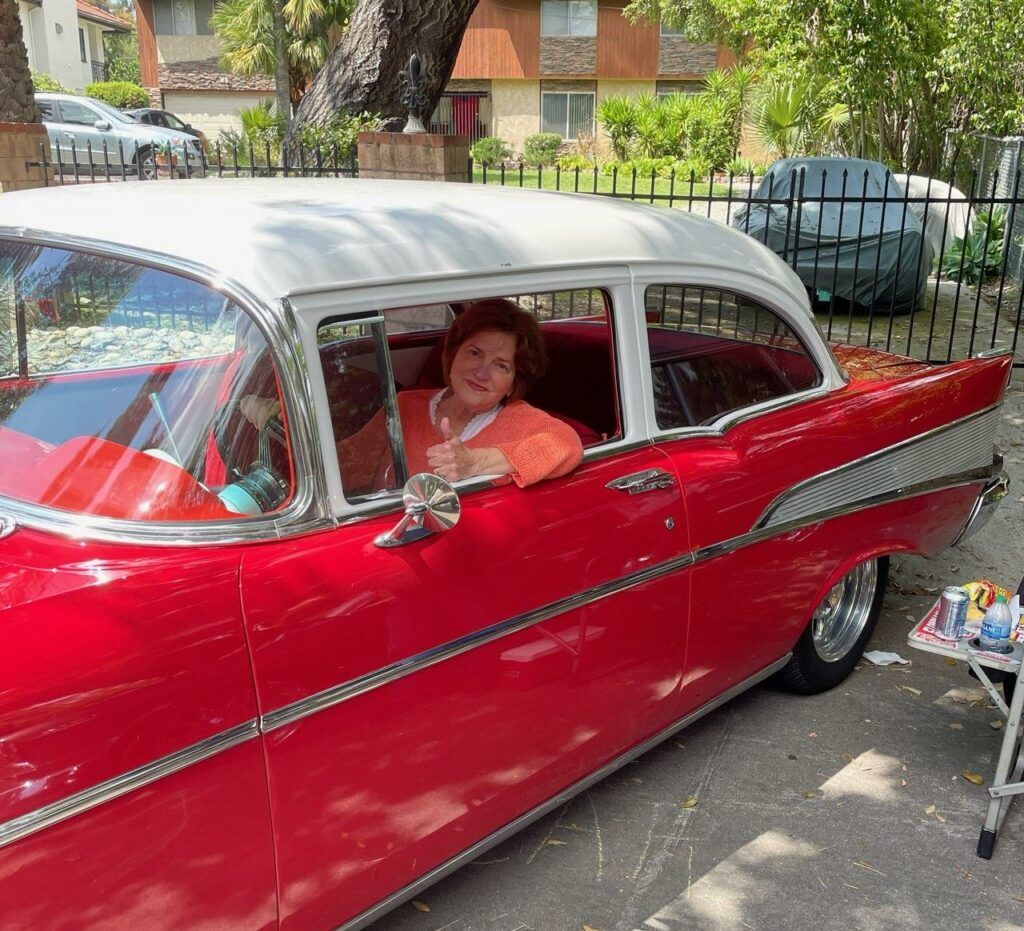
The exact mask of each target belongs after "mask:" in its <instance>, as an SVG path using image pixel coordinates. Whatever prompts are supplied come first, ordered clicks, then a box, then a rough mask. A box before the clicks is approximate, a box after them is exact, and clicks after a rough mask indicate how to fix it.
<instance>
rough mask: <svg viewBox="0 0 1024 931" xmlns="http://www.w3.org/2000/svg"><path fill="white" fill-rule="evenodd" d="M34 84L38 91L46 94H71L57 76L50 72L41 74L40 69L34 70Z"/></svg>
mask: <svg viewBox="0 0 1024 931" xmlns="http://www.w3.org/2000/svg"><path fill="white" fill-rule="evenodd" d="M32 86H33V87H35V89H36V90H37V91H40V92H42V93H46V94H70V93H71V91H69V90H68V89H67V88H66V87H65V86H64V85H63V84H61V83H60V81H58V80H57V79H56V78H51V77H50V75H48V74H40V73H39V72H38V71H33V72H32Z"/></svg>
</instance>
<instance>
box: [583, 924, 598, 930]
mask: <svg viewBox="0 0 1024 931" xmlns="http://www.w3.org/2000/svg"><path fill="white" fill-rule="evenodd" d="M583 931H597V928H591V927H590V925H584V926H583Z"/></svg>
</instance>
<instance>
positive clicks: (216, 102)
mask: <svg viewBox="0 0 1024 931" xmlns="http://www.w3.org/2000/svg"><path fill="white" fill-rule="evenodd" d="M267 96H268V95H267V94H217V93H195V92H189V91H166V92H165V93H164V107H165V108H166V109H168V110H170V111H171V113H173V114H174V115H175V116H177V117H178V118H179V119H181V120H183V121H184V122H186V123H191V124H192V125H193V126H194V127H195V128H196V129H201V130H202V131H203V132H204V133H206V135H207V136H209V137H210V141H211V142H214V141H215V140H216V138H217V135H218V134H219V133H220V132H221V131H222V130H225V129H234V130H237V131H241V129H242V120H241V119H240V118H239V116H238V114H239V111H240V110H243V109H245V108H247V107H254V106H256V104H258V103H259V102H260V101H261V100H265V99H267Z"/></svg>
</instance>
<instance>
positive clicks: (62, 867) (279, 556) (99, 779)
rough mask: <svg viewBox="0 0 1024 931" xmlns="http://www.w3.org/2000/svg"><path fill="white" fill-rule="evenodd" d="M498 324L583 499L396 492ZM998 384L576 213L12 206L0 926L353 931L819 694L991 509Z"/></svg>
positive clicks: (483, 489)
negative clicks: (851, 333) (707, 730)
mask: <svg viewBox="0 0 1024 931" xmlns="http://www.w3.org/2000/svg"><path fill="white" fill-rule="evenodd" d="M493 297H503V298H508V299H511V300H513V301H515V302H516V303H517V304H518V305H519V307H521V308H524V309H526V310H528V311H529V312H530V313H531V314H535V315H536V317H537V319H538V320H539V322H540V329H541V332H542V334H543V337H544V342H545V344H546V348H547V354H548V356H549V367H548V370H547V374H546V375H545V376H544V377H543V378H542V379H541V380H540V381H539V382H538V383H537V384H536V385H535V386H534V387H533V389H532V391H531V394H530V395H528V400H529V401H530V402H531V403H532V404H533V405H534V406H535V407H539V408H541V409H543V410H545V411H548V412H549V413H551V414H552V415H554V416H555V417H556V418H558V419H560V420H562V421H564V422H565V423H567V424H569V425H570V426H571V427H573V429H575V430H576V432H577V433H578V434H579V436H580V439H581V442H582V445H583V447H584V455H583V462H582V464H581V465H580V466H579V467H578V468H576V469H575V470H574V471H572V472H571V473H569V474H567V475H564V476H562V477H560V478H555V479H551V480H549V481H542V482H538V483H537V484H534V485H530V486H529V487H527V488H520V487H517V486H516V485H514V484H511V483H509V482H508V481H507V479H499V478H494V477H487V476H477V477H475V478H472V479H468V480H465V481H462V482H457V483H455V486H454V488H452V487H451V486H449V485H447V484H445V483H444V482H442V481H441V480H440V479H439V478H437V477H436V476H433V475H430V474H426V475H417V476H410V475H408V474H407V468H406V456H405V450H404V447H403V440H402V431H401V418H400V416H399V405H398V404H397V403H396V399H397V398H399V397H400V395H401V392H403V391H405V390H408V389H412V388H423V387H438V386H439V385H440V384H441V379H442V364H441V355H442V342H443V339H444V336H445V334H446V331H447V329H448V327H449V325H450V324H451V323H452V322H453V321H454V320H456V319H457V318H458V316H459V314H460V313H462V312H463V310H464V309H465V307H466V306H467V303H468V302H473V301H476V300H477V299H481V298H493ZM1010 365H1011V359H1010V356H1009V355H1006V354H1001V355H990V356H989V357H987V358H975V359H971V360H968V361H964V362H957V363H953V364H950V365H944V366H928V365H924V364H921V363H919V362H915V361H913V360H910V359H907V358H901V357H898V356H894V355H887V354H885V353H882V352H878V351H872V350H868V349H857V348H852V347H848V346H840V345H832V346H830V345H828V344H827V343H826V342H825V341H824V340H823V339H822V336H821V334H820V332H819V331H818V329H817V327H816V326H815V323H814V320H813V317H812V316H811V314H810V311H809V308H808V304H807V296H806V293H805V291H804V288H803V286H802V284H801V283H800V281H799V279H798V278H797V277H796V276H795V275H794V274H793V272H792V271H791V270H790V269H789V268H787V267H786V266H785V265H784V264H783V263H782V262H781V261H780V260H779V259H778V258H777V257H776V256H774V255H773V254H772V253H771V252H769V251H768V250H767V249H765V248H764V247H763V246H761V245H759V244H758V243H756V242H754V241H753V240H752V239H750V238H749V237H746V236H744V235H743V234H742V233H739V232H736V231H733V230H729V229H727V228H725V227H723V226H721V225H718V224H715V223H713V222H711V221H705V220H702V219H698V218H695V217H692V216H690V215H687V214H683V213H680V212H678V211H673V210H667V209H661V208H653V207H639V206H634V205H627V204H622V203H617V202H613V201H610V200H608V199H604V198H600V197H592V196H590V197H587V196H572V195H558V194H547V193H542V192H513V191H506V190H495V189H481V188H480V187H477V186H470V185H431V184H420V183H415V182H412V183H405V182H370V181H303V180H283V179H282V180H279V181H268V180H257V181H252V182H247V181H235V180H232V181H224V182H219V181H207V182H202V183H201V184H200V183H198V182H197V183H196V184H194V185H185V184H180V185H179V184H166V185H165V184H153V185H150V184H134V185H133V184H124V185H95V186H91V187H89V186H83V187H79V188H74V189H63V190H50V191H45V190H44V191H34V192H24V193H14V194H5V195H4V196H3V197H2V198H0V463H2V468H0V633H2V642H3V651H2V654H3V660H2V661H0V670H2V674H0V761H2V766H0V902H2V903H3V904H2V906H0V908H2V913H3V925H4V927H5V928H19V929H22V928H23V929H39V928H44V927H46V928H49V927H68V928H83V927H92V926H94V925H103V926H104V927H106V926H111V925H117V926H131V925H134V926H138V927H146V928H155V927H164V926H166V927H178V928H181V927H196V926H206V925H213V924H218V925H220V926H228V925H231V926H244V927H250V928H262V927H272V926H277V925H280V926H282V927H285V928H302V929H308V928H318V927H323V928H328V927H336V926H338V925H343V926H345V927H350V928H356V927H362V926H364V925H365V924H367V923H369V922H370V921H372V920H373V919H374V918H375V917H377V916H379V915H381V914H382V913H383V912H384V911H386V910H387V909H389V908H392V907H394V906H395V905H396V904H398V903H400V902H402V901H404V900H406V899H408V898H409V897H410V896H412V895H414V894H415V893H416V892H417V891H418V890H420V889H422V888H423V887H424V886H426V885H427V884H429V883H430V882H432V881H434V880H436V879H437V878H439V877H440V876H442V875H444V874H445V873H446V872H448V871H450V870H452V869H454V868H456V867H457V866H459V865H460V864H462V863H465V862H467V861H468V860H469V859H471V858H473V857H475V856H477V855H478V854H480V853H481V852H482V851H484V850H485V849H487V848H488V847H489V846H491V845H493V844H495V843H497V842H498V841H500V840H501V839H503V838H504V837H507V836H508V835H509V834H510V833H511V832H513V831H516V830H517V829H519V828H520V827H522V826H524V825H526V824H528V823H529V822H530V821H531V820H533V819H536V818H538V817H540V816H541V815H543V814H544V813H546V812H548V811H550V810H552V809H553V808H554V807H555V806H557V805H558V804H560V803H562V802H563V801H564V800H565V799H566V798H568V797H570V796H571V795H573V794H574V793H576V792H579V791H581V790H582V789H584V788H586V787H587V786H588V785H591V784H592V783H594V782H595V781H596V780H599V779H601V778H602V777H603V776H605V775H607V774H608V773H610V772H612V771H613V770H615V769H616V768H617V767H619V766H621V765H623V764H624V763H625V762H627V761H628V760H630V759H632V758H634V757H636V756H637V755H638V754H640V753H642V752H644V751H645V750H646V749H648V748H650V747H651V746H653V745H654V744H655V743H657V742H658V741H660V740H663V739H664V738H666V737H667V736H669V735H670V734H673V733H674V732H676V731H677V730H679V729H680V728H682V727H685V726H686V725H687V724H688V723H690V722H692V721H694V720H695V719H697V718H698V717H700V716H701V715H703V714H705V713H706V712H708V711H709V710H710V709H712V708H714V707H716V706H718V705H720V704H721V703H723V702H725V701H726V700H728V699H729V698H730V697H732V696H734V695H736V694H737V693H739V692H740V691H741V690H743V689H746V688H749V687H750V686H751V685H753V684H754V683H757V682H759V681H761V680H763V679H766V678H767V677H769V676H775V677H776V678H777V679H779V680H780V681H781V682H782V683H783V684H784V685H787V686H788V687H790V688H792V689H795V690H797V691H802V692H814V691H820V690H822V689H827V688H829V687H831V686H833V685H835V684H837V683H838V682H839V681H841V680H842V679H843V678H844V677H845V676H846V675H847V674H848V673H849V672H850V670H851V669H852V667H853V665H854V663H855V662H856V661H857V658H858V657H859V655H860V653H861V650H862V649H863V647H864V644H865V643H866V641H867V639H868V638H869V637H870V635H871V632H872V629H873V626H874V624H875V620H876V618H877V616H878V612H879V608H880V604H881V601H882V597H883V594H884V590H885V582H886V569H887V559H888V557H889V555H890V554H893V553H925V554H929V553H935V552H938V551H940V550H942V549H943V548H945V547H947V546H949V545H951V544H952V543H954V542H955V541H956V540H957V539H958V538H960V537H961V536H963V535H964V534H965V533H966V532H968V531H970V530H973V529H974V528H976V527H977V526H978V525H979V524H980V523H981V522H982V520H983V519H984V518H985V517H986V516H987V515H988V514H989V513H990V512H991V510H992V507H993V506H994V504H995V502H996V500H997V499H998V497H999V496H1000V494H1001V493H1003V492H1004V491H1005V477H1003V476H1001V474H1000V463H999V459H998V456H995V455H994V452H993V439H994V435H995V427H996V422H997V418H998V416H999V405H1000V403H1001V399H1002V396H1003V392H1004V389H1005V386H1006V381H1007V378H1008V374H1009V371H1010ZM253 398H259V399H263V400H264V401H265V402H268V403H269V405H270V407H272V408H273V409H275V410H277V411H279V413H278V414H277V415H276V416H272V415H271V416H268V417H267V418H266V419H265V420H264V421H263V422H262V423H260V425H259V426H257V423H258V422H259V421H258V419H256V418H253V417H251V416H249V415H248V414H247V413H246V407H247V405H248V406H251V403H252V399H253ZM379 411H384V414H383V415H378V412H379ZM371 423H376V424H378V425H380V430H381V431H383V433H381V435H380V436H379V437H378V438H379V440H380V442H381V443H382V444H384V445H386V446H387V448H388V449H389V452H390V456H391V461H390V465H389V467H388V468H387V469H386V470H385V471H384V473H383V474H382V475H381V476H380V477H379V479H378V480H376V481H375V482H372V483H369V484H366V483H362V484H361V483H358V482H353V481H348V482H347V481H346V474H345V470H344V469H343V468H342V467H341V466H340V465H339V456H338V454H337V448H338V447H337V444H339V443H342V442H344V441H346V440H347V439H348V438H350V437H353V436H355V435H356V433H357V432H364V431H366V430H372V429H373V428H372V427H371V426H370V424H371ZM456 519H457V523H456Z"/></svg>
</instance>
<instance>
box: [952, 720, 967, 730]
mask: <svg viewBox="0 0 1024 931" xmlns="http://www.w3.org/2000/svg"><path fill="white" fill-rule="evenodd" d="M949 727H950V729H951V730H954V731H962V730H963V729H964V726H963V725H962V724H961V723H960V722H959V721H954V722H953V723H952V724H950V725H949Z"/></svg>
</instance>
